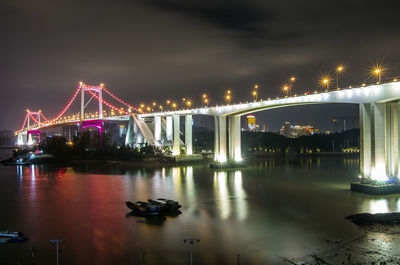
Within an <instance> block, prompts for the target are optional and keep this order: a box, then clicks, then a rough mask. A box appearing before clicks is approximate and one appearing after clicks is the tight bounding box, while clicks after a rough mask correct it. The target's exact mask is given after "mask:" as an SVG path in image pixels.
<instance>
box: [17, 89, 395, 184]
mask: <svg viewBox="0 0 400 265" xmlns="http://www.w3.org/2000/svg"><path fill="white" fill-rule="evenodd" d="M399 101H400V83H399V82H393V83H386V84H377V85H371V86H366V87H357V88H350V89H344V90H335V91H330V92H324V93H316V94H310V95H304V96H294V97H288V98H281V99H269V100H266V101H259V102H251V103H243V104H233V105H224V106H215V107H208V108H196V109H187V110H176V111H165V112H156V113H145V114H134V115H120V116H118V117H107V118H106V117H103V118H102V120H106V119H109V120H113V119H114V120H118V119H119V120H126V121H129V125H128V131H127V136H126V144H129V145H134V144H136V143H139V142H144V140H147V142H148V143H152V144H155V145H158V146H165V145H168V144H170V145H171V146H172V152H173V155H178V154H180V147H181V145H182V143H183V142H182V140H181V139H180V116H185V119H184V120H185V141H184V145H185V149H186V154H189V155H190V154H192V116H193V115H209V116H214V124H215V129H214V132H215V137H214V143H215V149H214V159H215V160H216V161H219V162H225V161H227V160H232V161H241V159H242V158H241V146H240V135H241V126H240V117H241V116H242V115H246V114H249V113H254V112H257V111H263V110H268V109H274V108H284V107H290V106H300V105H309V104H328V103H348V104H358V105H359V106H360V147H361V150H360V158H361V160H360V167H361V168H360V169H361V170H360V171H361V176H362V177H364V178H372V179H376V180H386V179H387V178H391V177H396V178H398V177H399V175H400V169H399V167H400V165H399V159H400V157H399V149H400V146H399V145H400V144H399V137H398V134H399V126H400V125H399V124H400V123H399V111H400V106H399V104H400V103H399ZM149 121H150V124H149ZM151 126H152V128H150V127H151ZM31 129H40V128H31ZM227 131H228V139H226V138H227V137H226V135H227V134H226V132H227ZM162 132H165V134H162ZM23 133H25V135H26V132H21V134H23ZM23 138H26V137H21V139H23Z"/></svg>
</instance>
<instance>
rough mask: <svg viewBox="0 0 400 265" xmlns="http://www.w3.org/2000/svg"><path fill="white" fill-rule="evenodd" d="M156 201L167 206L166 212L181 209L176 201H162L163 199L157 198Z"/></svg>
mask: <svg viewBox="0 0 400 265" xmlns="http://www.w3.org/2000/svg"><path fill="white" fill-rule="evenodd" d="M157 201H163V202H165V203H166V204H167V210H168V211H171V210H178V209H179V208H181V207H182V205H180V204H179V203H178V202H177V201H174V200H169V199H164V198H158V199H157Z"/></svg>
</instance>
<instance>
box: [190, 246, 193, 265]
mask: <svg viewBox="0 0 400 265" xmlns="http://www.w3.org/2000/svg"><path fill="white" fill-rule="evenodd" d="M192 247H193V242H190V265H192V264H193V255H192Z"/></svg>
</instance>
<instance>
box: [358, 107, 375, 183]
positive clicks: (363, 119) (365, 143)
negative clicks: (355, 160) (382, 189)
mask: <svg viewBox="0 0 400 265" xmlns="http://www.w3.org/2000/svg"><path fill="white" fill-rule="evenodd" d="M372 116H373V114H372V113H371V104H370V103H363V104H360V116H359V119H360V173H361V176H362V177H363V178H371V167H372V161H371V159H372V156H371V155H372V154H371V143H372V135H371V122H372V121H373V117H372Z"/></svg>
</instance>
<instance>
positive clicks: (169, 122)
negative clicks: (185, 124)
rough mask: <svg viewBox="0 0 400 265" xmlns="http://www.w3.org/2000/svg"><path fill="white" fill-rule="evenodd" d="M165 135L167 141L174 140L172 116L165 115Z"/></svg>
mask: <svg viewBox="0 0 400 265" xmlns="http://www.w3.org/2000/svg"><path fill="white" fill-rule="evenodd" d="M165 123H166V125H165V127H166V128H165V137H166V138H167V141H172V116H167V117H165Z"/></svg>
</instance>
